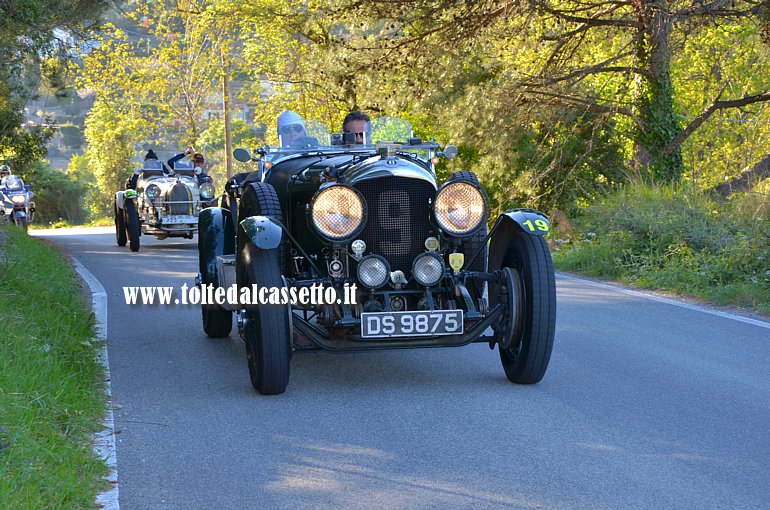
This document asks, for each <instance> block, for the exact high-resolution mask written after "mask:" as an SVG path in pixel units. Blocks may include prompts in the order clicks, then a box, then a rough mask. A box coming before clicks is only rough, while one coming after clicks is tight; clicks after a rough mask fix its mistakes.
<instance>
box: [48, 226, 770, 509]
mask: <svg viewBox="0 0 770 510" xmlns="http://www.w3.org/2000/svg"><path fill="white" fill-rule="evenodd" d="M113 232H114V231H113V230H111V229H87V230H86V229H83V230H72V231H67V232H57V231H47V232H38V233H36V235H41V236H46V237H48V238H50V239H52V240H54V241H55V242H56V243H58V244H60V245H61V246H64V247H65V248H66V249H67V250H68V251H69V252H70V253H71V254H72V255H73V256H75V257H76V258H77V259H78V260H80V261H81V262H82V263H83V264H84V265H85V266H86V267H87V268H88V269H89V270H90V271H91V272H92V273H93V274H94V275H95V276H96V277H97V278H98V279H99V280H100V281H101V283H102V285H103V286H104V287H105V289H106V291H107V294H108V296H109V301H108V306H109V325H108V337H109V344H108V345H109V359H110V369H111V372H112V393H113V398H114V402H115V424H116V429H117V432H118V435H117V436H116V437H117V460H118V472H119V474H118V476H119V484H120V506H121V508H122V509H124V510H127V509H166V508H168V509H171V508H173V509H214V508H227V509H231V508H232V509H240V508H254V509H268V508H292V509H293V508H335V509H336V508H367V509H368V508H440V509H448V508H570V509H574V508H590V509H601V508H623V509H625V508H652V509H663V508H665V509H672V508H682V509H693V508H699V509H701V508H703V509H706V508H719V509H725V508H741V509H748V508H757V509H758V508H764V509H767V508H770V329H768V328H766V327H762V326H760V325H756V324H750V323H744V322H740V321H737V320H734V319H732V318H730V317H723V316H718V315H713V314H710V313H706V312H704V311H702V310H697V309H687V308H682V307H678V306H673V305H671V304H668V303H664V302H658V301H654V300H650V299H646V298H644V297H642V296H635V295H628V294H624V293H621V292H618V291H616V290H613V289H610V288H603V287H597V286H594V285H591V284H590V283H587V282H581V281H576V280H572V279H566V278H558V279H557V284H558V317H557V324H556V341H555V346H554V351H553V357H552V359H551V364H550V367H549V369H548V372H547V374H546V376H545V379H544V380H543V381H542V382H541V383H540V384H538V385H534V386H516V385H513V384H511V383H509V382H508V381H507V380H506V379H505V376H504V374H503V369H502V367H501V365H500V360H499V357H498V354H497V352H493V351H490V350H489V348H488V347H487V346H486V345H472V346H468V347H463V348H458V349H428V350H407V351H381V352H373V353H355V354H330V353H325V352H310V353H300V354H297V355H295V356H294V359H293V362H292V367H291V369H292V373H291V381H290V383H289V387H288V389H287V392H286V393H285V394H284V395H280V396H274V397H262V396H259V395H258V394H257V393H256V392H255V391H254V390H253V389H252V387H251V384H250V382H249V377H248V372H247V367H246V359H245V354H244V352H245V351H244V348H243V345H242V343H241V341H240V340H239V339H238V338H237V335H236V333H235V331H234V333H233V335H232V336H231V338H230V339H224V340H212V339H208V338H207V337H206V336H205V334H204V333H203V329H202V325H201V320H200V311H199V309H198V308H196V307H192V306H181V305H180V306H170V307H161V306H158V305H156V306H128V305H126V304H125V301H124V297H123V290H122V287H123V286H126V285H130V286H136V285H166V286H175V287H179V286H181V284H183V283H187V284H188V285H190V284H192V282H193V277H194V275H195V273H196V272H197V251H196V241H194V240H193V241H188V240H166V241H157V240H155V239H151V238H146V237H144V238H143V239H142V243H143V244H142V249H141V251H140V252H139V253H135V254H134V253H130V252H129V250H128V248H118V247H117V246H116V245H115V238H114V233H113Z"/></svg>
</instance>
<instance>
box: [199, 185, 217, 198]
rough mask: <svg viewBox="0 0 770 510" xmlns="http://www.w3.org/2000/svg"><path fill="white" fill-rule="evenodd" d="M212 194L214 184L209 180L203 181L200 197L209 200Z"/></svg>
mask: <svg viewBox="0 0 770 510" xmlns="http://www.w3.org/2000/svg"><path fill="white" fill-rule="evenodd" d="M213 196H214V185H213V184H211V183H210V182H204V183H203V184H201V198H202V199H203V200H210V199H211V197H213Z"/></svg>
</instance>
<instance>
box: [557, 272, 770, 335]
mask: <svg viewBox="0 0 770 510" xmlns="http://www.w3.org/2000/svg"><path fill="white" fill-rule="evenodd" d="M556 277H557V278H561V279H564V280H572V281H575V282H582V283H587V284H589V285H592V286H594V287H598V288H600V289H605V290H614V291H616V292H620V293H622V294H627V295H630V296H637V297H642V298H645V299H649V300H652V301H657V302H659V303H666V304H669V305H674V306H678V307H680V308H686V309H688V310H694V311H697V312H703V313H707V314H709V315H716V316H717V317H722V318H724V319H732V320H734V321H738V322H743V323H745V324H751V325H752V326H759V327H760V328H765V329H770V322H767V321H762V320H758V319H752V318H751V317H743V316H740V315H735V314H732V313H729V312H723V311H721V310H716V309H713V308H710V307H708V306H703V305H696V304H692V303H688V302H686V301H678V300H676V299H671V298H666V297H663V296H658V295H656V294H653V293H650V292H642V291H638V290H632V289H627V288H625V287H622V286H620V285H612V284H607V283H599V282H595V281H593V280H588V279H586V278H580V277H577V276H572V275H568V274H565V273H556Z"/></svg>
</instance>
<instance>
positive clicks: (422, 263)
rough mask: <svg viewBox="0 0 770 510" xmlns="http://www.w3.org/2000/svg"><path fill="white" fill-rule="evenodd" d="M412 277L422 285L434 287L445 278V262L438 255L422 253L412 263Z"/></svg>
mask: <svg viewBox="0 0 770 510" xmlns="http://www.w3.org/2000/svg"><path fill="white" fill-rule="evenodd" d="M412 276H413V277H414V279H415V280H417V283H419V284H420V285H422V286H424V287H432V286H433V285H436V284H437V283H438V282H440V281H441V278H443V277H444V261H443V260H442V258H441V256H440V255H438V254H437V253H433V252H426V253H421V254H420V255H418V256H417V257H416V258H415V259H414V262H413V263H412Z"/></svg>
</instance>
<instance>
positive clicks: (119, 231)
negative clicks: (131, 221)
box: [113, 203, 128, 246]
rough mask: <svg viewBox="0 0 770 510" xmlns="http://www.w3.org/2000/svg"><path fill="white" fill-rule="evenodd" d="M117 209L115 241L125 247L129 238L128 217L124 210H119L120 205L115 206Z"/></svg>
mask: <svg viewBox="0 0 770 510" xmlns="http://www.w3.org/2000/svg"><path fill="white" fill-rule="evenodd" d="M113 208H114V209H115V240H116V241H117V242H118V246H125V245H126V243H127V242H128V236H127V235H126V217H125V215H124V212H123V210H121V209H120V208H118V204H117V203H116V204H114V205H113Z"/></svg>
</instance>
